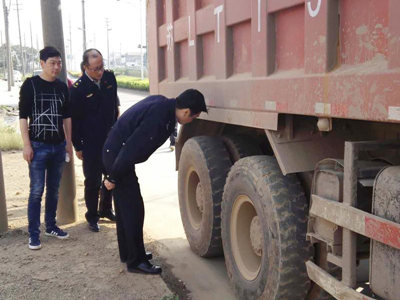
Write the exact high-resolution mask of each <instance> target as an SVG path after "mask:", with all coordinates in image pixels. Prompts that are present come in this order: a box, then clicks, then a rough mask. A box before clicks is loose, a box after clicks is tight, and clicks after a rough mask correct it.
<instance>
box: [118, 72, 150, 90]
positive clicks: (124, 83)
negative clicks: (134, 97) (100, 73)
mask: <svg viewBox="0 0 400 300" xmlns="http://www.w3.org/2000/svg"><path fill="white" fill-rule="evenodd" d="M117 84H118V87H121V88H126V89H134V90H141V91H148V90H149V79H148V78H146V79H143V80H141V79H140V78H137V77H132V76H122V75H121V76H117Z"/></svg>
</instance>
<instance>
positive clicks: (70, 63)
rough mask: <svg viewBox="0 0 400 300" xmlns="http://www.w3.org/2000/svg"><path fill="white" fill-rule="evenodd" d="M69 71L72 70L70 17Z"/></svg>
mask: <svg viewBox="0 0 400 300" xmlns="http://www.w3.org/2000/svg"><path fill="white" fill-rule="evenodd" d="M69 70H72V33H71V17H70V18H69Z"/></svg>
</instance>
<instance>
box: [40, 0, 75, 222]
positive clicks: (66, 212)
mask: <svg viewBox="0 0 400 300" xmlns="http://www.w3.org/2000/svg"><path fill="white" fill-rule="evenodd" d="M40 4H41V8H42V29H43V42H44V45H45V46H53V47H55V48H57V49H58V51H60V53H61V59H62V63H63V67H62V70H61V74H60V79H61V80H62V81H64V82H65V83H66V82H67V71H66V69H65V50H64V33H63V26H62V14H61V9H60V7H61V3H60V0H40ZM59 195H60V196H59V201H58V208H57V219H58V221H60V222H61V223H63V224H66V223H73V222H75V221H76V219H77V203H76V197H75V196H76V186H75V172H74V157H73V156H72V157H70V162H69V163H66V164H65V167H64V171H63V175H62V178H61V185H60V190H59Z"/></svg>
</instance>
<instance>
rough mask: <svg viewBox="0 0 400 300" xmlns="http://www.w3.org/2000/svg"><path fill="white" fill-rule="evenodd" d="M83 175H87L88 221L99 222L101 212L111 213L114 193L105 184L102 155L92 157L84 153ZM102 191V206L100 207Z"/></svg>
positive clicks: (86, 200) (86, 201)
mask: <svg viewBox="0 0 400 300" xmlns="http://www.w3.org/2000/svg"><path fill="white" fill-rule="evenodd" d="M82 165H83V174H84V175H85V203H86V208H87V212H86V215H85V217H86V220H87V221H88V222H89V223H92V222H97V221H98V220H99V214H98V212H97V208H98V207H99V211H100V212H106V211H110V210H111V209H112V204H111V201H112V200H111V199H112V193H111V191H109V190H107V189H106V187H105V186H104V183H103V162H102V159H101V154H98V155H92V154H87V153H84V155H83V163H82ZM99 191H100V205H99Z"/></svg>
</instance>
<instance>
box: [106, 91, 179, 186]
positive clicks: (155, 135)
mask: <svg viewBox="0 0 400 300" xmlns="http://www.w3.org/2000/svg"><path fill="white" fill-rule="evenodd" d="M175 103H176V100H175V99H168V98H165V97H164V96H160V95H156V96H149V97H147V98H145V99H144V100H142V101H140V102H138V103H136V104H135V105H133V106H132V107H131V108H129V109H128V110H127V111H126V112H125V113H123V114H122V116H121V117H120V118H119V119H118V121H117V122H116V123H115V125H114V127H113V128H112V129H111V131H110V133H109V135H108V138H107V140H106V142H105V144H104V149H103V164H104V167H105V169H106V174H107V178H108V180H109V181H111V182H118V180H120V179H121V178H122V177H123V176H124V174H126V173H127V172H128V171H130V170H132V169H133V168H134V164H137V163H141V162H144V161H146V160H147V159H148V158H149V156H150V155H151V154H152V153H153V152H154V151H156V150H157V148H159V147H160V146H161V145H162V144H163V143H164V142H165V141H166V140H167V139H168V137H169V136H170V135H171V133H172V132H173V131H174V128H175V123H176V116H175Z"/></svg>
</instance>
